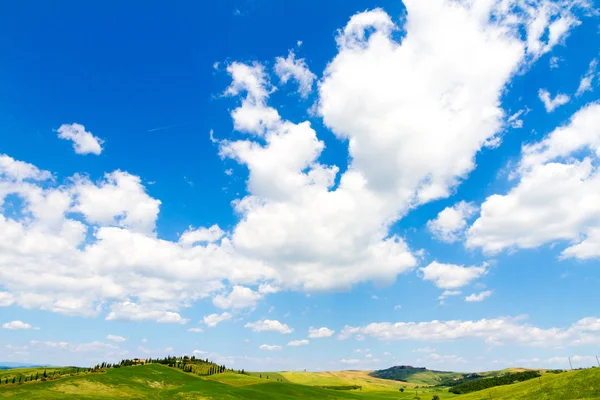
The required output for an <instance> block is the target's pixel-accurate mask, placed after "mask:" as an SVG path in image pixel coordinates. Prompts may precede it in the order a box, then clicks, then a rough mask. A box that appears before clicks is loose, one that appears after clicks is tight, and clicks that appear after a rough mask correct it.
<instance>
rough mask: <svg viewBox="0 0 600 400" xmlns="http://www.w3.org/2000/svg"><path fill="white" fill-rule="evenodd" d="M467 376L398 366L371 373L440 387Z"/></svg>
mask: <svg viewBox="0 0 600 400" xmlns="http://www.w3.org/2000/svg"><path fill="white" fill-rule="evenodd" d="M468 375H469V374H465V373H462V372H449V371H434V370H429V369H427V368H422V367H412V366H410V365H399V366H395V367H391V368H387V369H380V370H378V371H373V372H371V376H373V377H375V378H380V379H390V380H394V381H400V382H409V383H415V384H419V385H431V386H435V385H440V384H445V383H447V382H451V381H453V380H458V379H463V378H465V377H466V376H468Z"/></svg>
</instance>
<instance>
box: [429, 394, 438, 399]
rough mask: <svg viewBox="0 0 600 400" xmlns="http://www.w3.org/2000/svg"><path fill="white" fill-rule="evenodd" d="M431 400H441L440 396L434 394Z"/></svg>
mask: <svg viewBox="0 0 600 400" xmlns="http://www.w3.org/2000/svg"><path fill="white" fill-rule="evenodd" d="M431 400H440V396H438V395H437V394H434V395H433V397H432V398H431Z"/></svg>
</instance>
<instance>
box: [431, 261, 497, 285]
mask: <svg viewBox="0 0 600 400" xmlns="http://www.w3.org/2000/svg"><path fill="white" fill-rule="evenodd" d="M420 271H421V272H422V273H423V279H424V280H426V281H432V282H433V283H434V284H435V286H437V287H439V288H440V289H456V288H459V287H462V286H465V285H467V284H469V283H470V282H471V281H473V280H475V279H478V278H480V277H481V276H483V275H485V274H486V273H487V271H488V270H487V265H485V264H484V265H483V266H481V267H475V266H472V267H465V266H463V265H455V264H442V263H438V262H437V261H433V262H432V263H431V264H429V265H428V266H426V267H424V268H420Z"/></svg>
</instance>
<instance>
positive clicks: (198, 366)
mask: <svg viewBox="0 0 600 400" xmlns="http://www.w3.org/2000/svg"><path fill="white" fill-rule="evenodd" d="M148 363H150V364H162V365H166V366H169V367H171V368H179V369H181V370H183V371H184V372H189V373H192V374H196V375H204V376H207V375H214V374H222V373H224V372H234V373H239V374H246V372H245V371H244V370H243V369H241V370H233V369H228V368H227V367H226V366H225V365H218V364H216V363H214V362H212V361H209V360H208V358H207V359H201V358H196V357H195V356H191V357H189V356H183V357H173V356H167V357H164V358H149V359H147V360H145V359H140V358H134V359H124V360H121V361H120V362H117V363H107V362H102V363H99V364H96V365H95V366H94V367H92V368H77V367H67V368H60V369H54V370H51V371H50V372H48V371H47V370H46V369H45V370H44V372H43V373H40V372H41V371H40V372H36V373H35V374H33V373H32V374H31V375H29V376H27V375H20V374H19V375H17V374H15V375H13V376H9V377H4V378H3V379H0V384H3V385H8V384H21V383H25V382H34V381H38V380H40V381H46V380H50V379H57V378H60V377H63V376H71V375H78V374H82V373H95V372H105V371H106V370H107V369H109V368H122V367H131V366H134V365H143V364H148Z"/></svg>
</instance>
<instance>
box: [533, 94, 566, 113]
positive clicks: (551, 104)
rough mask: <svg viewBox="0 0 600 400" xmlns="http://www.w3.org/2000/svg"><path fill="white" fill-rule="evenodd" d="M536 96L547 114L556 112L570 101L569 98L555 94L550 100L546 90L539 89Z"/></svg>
mask: <svg viewBox="0 0 600 400" xmlns="http://www.w3.org/2000/svg"><path fill="white" fill-rule="evenodd" d="M538 96H539V98H540V100H541V101H542V103H544V108H545V109H546V111H547V112H549V113H550V112H552V111H554V110H556V109H557V108H558V107H560V106H563V105H565V104H567V103H568V102H569V101H570V100H571V98H570V97H569V96H567V95H566V94H563V93H557V94H556V96H554V98H552V97H551V96H550V92H548V91H547V90H546V89H540V90H539V92H538Z"/></svg>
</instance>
